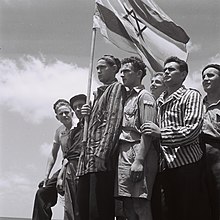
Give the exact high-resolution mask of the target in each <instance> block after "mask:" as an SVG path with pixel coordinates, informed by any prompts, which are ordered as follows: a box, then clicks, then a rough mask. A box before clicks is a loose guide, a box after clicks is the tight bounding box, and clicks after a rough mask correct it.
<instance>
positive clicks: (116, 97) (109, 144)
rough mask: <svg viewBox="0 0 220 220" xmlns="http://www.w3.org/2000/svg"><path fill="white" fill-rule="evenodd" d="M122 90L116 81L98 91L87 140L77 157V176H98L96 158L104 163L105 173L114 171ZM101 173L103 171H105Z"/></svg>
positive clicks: (121, 108)
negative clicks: (89, 174) (92, 173)
mask: <svg viewBox="0 0 220 220" xmlns="http://www.w3.org/2000/svg"><path fill="white" fill-rule="evenodd" d="M123 91H124V86H123V85H122V84H121V83H119V82H117V81H116V80H115V81H114V82H113V83H112V84H110V85H105V86H101V87H99V88H98V89H97V92H96V97H95V100H94V105H93V107H92V110H91V114H90V119H89V126H88V139H87V143H86V146H85V147H84V150H83V152H82V154H81V156H80V159H79V165H78V171H77V175H78V176H82V175H85V174H86V173H91V172H99V171H103V170H98V168H97V165H96V162H95V157H98V158H101V159H103V160H105V162H106V170H112V169H113V164H112V163H113V162H112V158H113V157H114V156H115V152H116V151H117V142H118V138H119V134H120V128H121V121H122V112H123V102H124V101H123V94H124V92H123ZM106 170H104V171H106Z"/></svg>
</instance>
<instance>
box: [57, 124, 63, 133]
mask: <svg viewBox="0 0 220 220" xmlns="http://www.w3.org/2000/svg"><path fill="white" fill-rule="evenodd" d="M64 130H65V126H64V125H60V126H59V127H58V128H57V129H56V133H57V134H60V133H61V132H63V131H64Z"/></svg>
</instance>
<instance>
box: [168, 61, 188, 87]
mask: <svg viewBox="0 0 220 220" xmlns="http://www.w3.org/2000/svg"><path fill="white" fill-rule="evenodd" d="M183 77H185V76H184V75H183V72H181V71H180V69H179V64H178V63H176V62H170V63H167V64H166V65H165V66H164V84H165V85H166V86H167V87H172V86H175V85H178V84H181V83H182V81H183Z"/></svg>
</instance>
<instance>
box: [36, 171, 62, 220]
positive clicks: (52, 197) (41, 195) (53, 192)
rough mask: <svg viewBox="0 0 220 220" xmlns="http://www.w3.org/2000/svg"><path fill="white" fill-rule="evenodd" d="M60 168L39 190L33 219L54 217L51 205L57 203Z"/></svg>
mask: <svg viewBox="0 0 220 220" xmlns="http://www.w3.org/2000/svg"><path fill="white" fill-rule="evenodd" d="M58 174H59V170H58V171H57V172H56V173H54V174H53V176H52V177H51V178H50V179H49V180H48V181H47V185H46V186H45V187H41V188H39V189H38V190H37V193H36V196H35V201H34V208H33V215H32V220H50V219H51V217H52V210H51V207H53V206H55V205H56V203H57V189H56V183H57V176H58Z"/></svg>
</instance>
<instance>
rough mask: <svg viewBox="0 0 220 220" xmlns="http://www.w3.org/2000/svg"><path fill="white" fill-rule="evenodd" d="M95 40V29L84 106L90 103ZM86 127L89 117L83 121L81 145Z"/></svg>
mask: <svg viewBox="0 0 220 220" xmlns="http://www.w3.org/2000/svg"><path fill="white" fill-rule="evenodd" d="M95 38H96V28H92V42H91V51H90V61H89V75H88V82H87V93H86V95H87V98H86V104H89V103H90V95H91V87H92V70H93V60H94V51H95ZM88 125H89V116H86V117H85V120H84V130H83V143H85V142H86V141H87V134H88Z"/></svg>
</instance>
